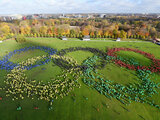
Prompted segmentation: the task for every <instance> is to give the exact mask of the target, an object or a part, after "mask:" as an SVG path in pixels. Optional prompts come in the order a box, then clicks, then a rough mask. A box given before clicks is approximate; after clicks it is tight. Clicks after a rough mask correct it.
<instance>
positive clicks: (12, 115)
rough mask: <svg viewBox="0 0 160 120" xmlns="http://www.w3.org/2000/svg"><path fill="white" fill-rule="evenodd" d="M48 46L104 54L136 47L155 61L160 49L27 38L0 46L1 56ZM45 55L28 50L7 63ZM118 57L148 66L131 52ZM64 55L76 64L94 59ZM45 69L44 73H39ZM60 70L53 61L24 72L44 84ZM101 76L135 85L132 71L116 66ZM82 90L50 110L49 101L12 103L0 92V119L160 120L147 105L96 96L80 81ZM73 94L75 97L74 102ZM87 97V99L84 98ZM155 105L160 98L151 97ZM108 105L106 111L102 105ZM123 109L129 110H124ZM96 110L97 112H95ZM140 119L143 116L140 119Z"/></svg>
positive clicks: (159, 114) (145, 44)
mask: <svg viewBox="0 0 160 120" xmlns="http://www.w3.org/2000/svg"><path fill="white" fill-rule="evenodd" d="M35 45H40V46H47V47H52V48H55V49H57V50H61V49H64V48H70V47H92V48H98V49H100V50H103V51H106V50H107V48H114V47H126V48H127V47H128V48H136V49H139V50H142V51H145V52H149V53H151V54H154V55H155V57H156V58H159V59H160V53H159V51H160V47H159V46H158V45H155V44H153V43H148V42H143V43H142V42H139V43H131V42H103V41H98V42H97V41H92V42H90V41H62V40H59V39H54V38H28V40H27V42H26V43H23V44H18V43H16V42H15V41H14V40H9V41H5V42H3V43H2V44H0V57H2V56H4V55H6V54H7V53H8V52H9V51H13V50H15V49H20V48H23V47H26V46H35ZM45 54H46V53H45V52H43V51H39V50H34V51H28V52H24V53H21V54H19V55H14V56H13V57H12V58H11V59H10V61H13V62H15V63H16V62H21V61H24V60H26V59H27V58H31V57H34V56H39V55H40V56H41V55H45ZM117 54H119V55H120V56H123V57H126V58H135V59H136V60H137V61H139V62H140V63H141V64H144V65H149V64H151V62H150V60H149V59H147V58H145V57H144V56H142V55H140V54H137V53H133V52H124V51H121V52H118V53H117ZM65 56H69V57H72V58H73V59H75V60H76V61H77V62H78V64H81V63H82V62H83V60H85V59H87V58H88V57H91V56H93V53H90V52H84V51H76V52H70V53H67V54H66V55H65ZM43 68H45V70H42V69H43ZM61 71H62V70H61V69H60V68H59V67H57V66H55V65H54V64H53V63H52V62H50V63H49V64H46V65H43V66H40V67H36V68H33V69H32V70H29V71H27V72H26V75H27V77H28V78H29V79H35V80H37V81H38V80H43V81H44V82H47V81H48V80H49V79H50V78H52V77H55V76H56V75H58V74H61ZM98 71H99V72H101V73H102V74H103V75H104V77H106V78H108V79H110V80H112V81H114V82H116V83H120V84H123V85H127V84H129V83H137V82H138V81H137V80H136V79H137V77H136V74H135V71H132V70H128V69H125V68H120V67H118V66H117V65H115V64H107V65H106V66H105V67H104V68H103V69H100V70H98ZM7 73H9V72H7V71H5V70H0V86H4V85H5V84H4V82H3V81H4V79H5V76H6V75H7ZM152 79H153V80H154V81H155V82H160V75H158V74H155V75H153V76H152ZM79 82H80V83H81V88H75V90H74V91H72V92H71V93H70V94H69V96H66V97H64V98H63V99H62V98H59V99H57V100H54V103H53V110H52V111H49V110H48V102H46V101H42V100H37V99H36V98H34V99H30V98H27V99H24V100H18V101H12V100H11V98H8V97H5V93H4V91H2V92H0V96H3V100H2V101H0V120H143V118H144V119H145V120H159V118H160V111H159V110H158V109H157V108H154V107H152V106H149V105H147V104H142V103H136V102H132V103H131V104H130V105H128V106H125V105H123V104H121V103H120V102H119V101H117V100H116V99H112V100H110V99H108V98H106V97H105V96H103V95H101V94H99V93H98V92H97V91H96V90H92V89H91V88H90V87H88V86H86V85H85V84H84V83H83V82H82V81H81V80H79ZM72 94H75V95H76V96H75V97H74V99H75V100H76V101H75V102H74V101H73V96H72ZM85 97H88V100H86V99H85ZM152 99H153V100H154V101H155V102H156V103H157V104H159V105H160V95H159V94H158V95H154V96H153V98H152ZM18 104H20V105H21V106H22V110H21V111H16V106H17V105H18ZM105 104H108V105H109V108H107V107H106V106H105ZM34 105H37V106H38V107H39V108H40V109H39V110H34V109H33V106H34ZM124 107H125V108H127V109H128V110H129V112H128V111H126V110H125V109H124ZM97 109H99V111H97ZM140 116H143V118H141V117H140Z"/></svg>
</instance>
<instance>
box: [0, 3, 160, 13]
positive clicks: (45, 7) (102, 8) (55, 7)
mask: <svg viewBox="0 0 160 120" xmlns="http://www.w3.org/2000/svg"><path fill="white" fill-rule="evenodd" d="M35 13H160V0H0V14H35Z"/></svg>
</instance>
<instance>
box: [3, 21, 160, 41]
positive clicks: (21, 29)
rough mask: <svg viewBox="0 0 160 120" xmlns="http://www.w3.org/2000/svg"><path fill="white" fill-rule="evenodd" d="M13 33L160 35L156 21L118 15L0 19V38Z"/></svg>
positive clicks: (42, 34)
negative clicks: (110, 16) (76, 17)
mask: <svg viewBox="0 0 160 120" xmlns="http://www.w3.org/2000/svg"><path fill="white" fill-rule="evenodd" d="M17 34H21V35H24V36H26V37H61V36H66V37H70V38H81V37H83V36H85V35H89V36H90V37H91V38H114V39H117V38H122V39H124V40H125V39H126V38H128V39H130V38H134V39H144V40H150V39H151V38H155V37H160V21H158V20H156V21H155V20H148V21H144V20H143V21H141V20H138V21H137V20H134V19H133V20H129V19H127V18H123V19H121V20H119V19H117V20H116V19H114V20H113V19H100V18H96V19H85V18H83V19H68V18H64V19H39V20H37V19H33V20H15V21H12V22H11V23H7V22H0V40H4V39H8V38H11V37H13V36H15V35H17Z"/></svg>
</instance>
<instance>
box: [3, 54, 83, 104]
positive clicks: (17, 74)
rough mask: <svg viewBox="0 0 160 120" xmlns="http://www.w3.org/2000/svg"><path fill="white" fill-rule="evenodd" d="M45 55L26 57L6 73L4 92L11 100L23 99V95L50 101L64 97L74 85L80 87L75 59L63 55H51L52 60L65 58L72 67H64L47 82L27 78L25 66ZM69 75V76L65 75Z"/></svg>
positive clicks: (43, 57) (41, 58)
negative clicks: (59, 73) (60, 72)
mask: <svg viewBox="0 0 160 120" xmlns="http://www.w3.org/2000/svg"><path fill="white" fill-rule="evenodd" d="M45 58H46V56H39V57H36V58H31V59H28V60H27V61H25V62H21V63H20V64H19V66H17V67H15V68H14V69H13V70H11V73H10V74H8V75H7V79H6V81H5V83H6V93H7V96H12V98H13V99H12V100H15V99H18V98H20V99H24V98H25V97H32V98H33V97H34V96H36V97H38V99H44V100H47V101H51V100H52V99H53V98H55V99H57V98H58V97H59V96H60V97H64V96H66V95H68V93H69V92H70V91H71V90H73V89H74V87H80V84H79V83H78V81H77V80H78V79H79V76H80V72H79V68H74V66H76V65H77V63H76V61H74V60H73V59H71V58H68V57H64V56H57V55H51V59H52V60H53V61H55V60H57V59H63V60H66V61H67V62H68V63H69V64H71V66H72V67H73V68H71V69H64V70H63V71H62V75H59V76H57V77H56V78H54V79H51V80H50V82H48V84H45V83H43V82H42V81H40V82H38V83H37V82H36V81H35V80H30V81H29V80H28V79H27V76H26V75H25V71H26V70H27V69H26V67H25V66H28V65H31V64H34V63H36V61H37V60H43V59H45ZM67 76H69V77H67Z"/></svg>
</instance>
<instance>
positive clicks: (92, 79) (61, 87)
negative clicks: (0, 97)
mask: <svg viewBox="0 0 160 120" xmlns="http://www.w3.org/2000/svg"><path fill="white" fill-rule="evenodd" d="M42 48H43V47H42ZM25 49H27V50H28V49H29V48H25ZM40 49H41V48H40ZM47 49H48V48H47ZM77 50H83V51H90V52H92V53H94V54H95V55H94V56H93V57H90V58H88V59H86V60H85V61H84V62H83V63H82V65H78V64H77V62H76V61H75V60H73V59H72V58H69V57H65V56H64V55H65V54H66V53H68V52H73V51H77ZM120 50H125V51H133V52H136V53H140V54H143V55H144V56H146V57H147V58H149V59H151V60H152V65H151V66H149V67H147V66H142V65H140V64H139V63H138V62H137V61H135V60H134V59H124V58H122V57H120V56H117V55H116V54H115V52H117V51H120ZM49 51H50V52H49V55H48V56H39V57H35V58H31V59H28V60H27V61H24V62H21V63H19V64H18V65H17V66H15V67H11V68H10V69H12V68H13V69H12V70H11V73H10V74H8V75H7V79H6V80H5V83H6V86H5V87H4V88H3V89H4V90H6V96H11V97H12V99H13V100H15V99H24V98H25V97H32V98H34V97H35V96H36V97H37V98H38V99H43V100H47V101H51V100H52V99H57V98H58V97H63V96H66V95H68V94H69V92H70V91H71V90H73V89H74V87H80V84H79V82H78V80H80V79H82V81H83V82H84V83H85V84H86V85H88V86H90V87H91V88H93V89H95V90H97V91H98V92H99V93H100V94H102V95H105V96H106V97H107V98H109V99H112V98H115V99H117V100H119V101H120V102H121V103H123V104H130V103H131V102H132V101H136V102H140V103H147V104H150V105H151V106H154V107H156V108H158V109H160V106H159V105H158V104H156V103H155V102H154V101H152V100H151V97H152V96H153V95H154V94H158V92H157V89H159V88H160V87H159V84H156V83H155V82H153V81H152V80H151V79H150V76H151V75H152V73H153V72H157V73H160V60H159V59H155V57H154V56H153V55H151V54H149V53H146V52H143V51H140V50H137V49H130V48H113V49H109V50H108V52H107V53H104V52H103V51H100V50H98V49H95V48H82V47H74V48H67V49H63V50H61V51H58V52H57V55H53V54H55V52H56V50H54V49H49ZM11 55H12V54H11ZM9 56H10V55H9ZM5 58H7V57H5ZM8 58H9V57H8ZM7 60H8V59H7ZM45 61H48V62H49V61H52V62H53V63H54V64H56V65H57V66H59V67H60V68H61V69H62V70H63V72H62V75H58V76H56V77H55V78H54V79H51V80H50V82H48V83H47V84H45V83H43V82H42V81H41V82H37V81H35V80H28V78H27V76H26V75H25V72H26V71H27V70H30V69H31V68H33V66H34V67H37V66H39V65H42V64H45V63H46V62H45ZM48 62H47V63H48ZM110 62H112V63H115V64H117V65H119V66H121V67H125V68H128V69H132V70H135V71H136V73H137V77H138V82H139V84H138V85H137V84H128V85H126V86H124V85H121V84H118V83H114V82H113V81H111V80H108V79H107V78H105V77H104V76H103V75H102V74H101V73H99V72H98V69H99V68H102V67H104V66H105V65H106V64H107V63H110ZM8 65H9V64H7V67H3V68H8Z"/></svg>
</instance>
